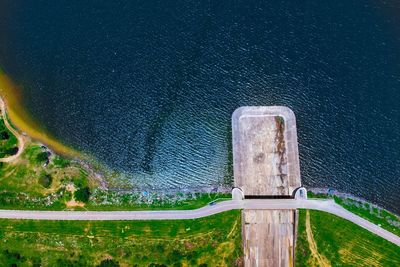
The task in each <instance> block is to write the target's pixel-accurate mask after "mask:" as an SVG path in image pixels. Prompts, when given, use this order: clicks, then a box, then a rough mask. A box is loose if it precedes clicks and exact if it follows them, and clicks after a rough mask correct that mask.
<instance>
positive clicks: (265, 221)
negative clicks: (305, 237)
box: [232, 106, 301, 267]
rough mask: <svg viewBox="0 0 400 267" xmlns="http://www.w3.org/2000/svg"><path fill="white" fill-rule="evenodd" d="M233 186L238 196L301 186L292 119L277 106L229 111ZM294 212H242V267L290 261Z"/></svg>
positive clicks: (283, 193) (276, 193) (271, 194)
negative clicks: (239, 194) (239, 190)
mask: <svg viewBox="0 0 400 267" xmlns="http://www.w3.org/2000/svg"><path fill="white" fill-rule="evenodd" d="M232 141H233V165H234V180H235V187H237V188H240V189H241V190H242V191H243V195H244V198H245V199H246V198H277V197H283V198H291V197H293V196H294V191H295V190H296V189H297V188H299V187H300V186H301V178H300V165H299V155H298V145H297V130H296V119H295V116H294V113H293V111H292V110H290V109H289V108H287V107H282V106H271V107H241V108H238V109H237V110H235V112H234V113H233V115H232ZM296 220H297V211H296V210H295V209H293V210H290V209H289V210H251V209H244V210H243V212H242V237H243V249H244V263H245V266H251V267H253V266H294V249H295V240H296V225H297V223H296Z"/></svg>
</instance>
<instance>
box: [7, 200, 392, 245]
mask: <svg viewBox="0 0 400 267" xmlns="http://www.w3.org/2000/svg"><path fill="white" fill-rule="evenodd" d="M234 209H266V210H269V209H273V210H285V209H290V210H292V209H311V210H320V211H324V212H328V213H331V214H334V215H337V216H339V217H341V218H344V219H346V220H349V221H351V222H353V223H355V224H357V225H359V226H361V227H362V228H364V229H367V230H368V231H370V232H372V233H374V234H376V235H378V236H380V237H382V238H384V239H386V240H388V241H390V242H392V243H394V244H396V245H398V246H400V237H399V236H397V235H395V234H392V233H391V232H389V231H386V230H385V229H383V228H381V227H379V226H378V225H376V224H373V223H371V222H369V221H367V220H365V219H363V218H361V217H359V216H357V215H355V214H354V213H352V212H349V211H348V210H346V209H344V208H343V207H341V206H339V205H338V204H336V203H335V202H334V201H333V200H305V199H249V200H229V201H223V202H218V203H216V204H215V205H213V206H205V207H202V208H200V209H195V210H157V211H155V210H152V211H34V210H0V218H2V219H33V220H182V219H183V220H185V219H197V218H201V217H206V216H210V215H214V214H217V213H220V212H224V211H228V210H234Z"/></svg>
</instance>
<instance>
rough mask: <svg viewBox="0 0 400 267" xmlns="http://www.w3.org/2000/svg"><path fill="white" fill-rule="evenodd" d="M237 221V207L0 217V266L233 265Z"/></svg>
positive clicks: (236, 252) (238, 254) (236, 261)
mask: <svg viewBox="0 0 400 267" xmlns="http://www.w3.org/2000/svg"><path fill="white" fill-rule="evenodd" d="M240 222H241V218H240V211H229V212H225V213H221V214H217V215H213V216H210V217H206V218H201V219H196V220H177V221H91V222H88V221H74V222H69V221H33V220H0V237H1V240H2V241H1V242H0V265H1V266H11V264H17V266H31V265H34V264H36V266H97V265H99V264H100V263H101V261H104V260H106V259H112V261H113V262H118V263H119V265H121V266H236V265H240V262H241V261H242V260H241V258H242V248H241V223H240ZM151 264H153V265H151ZM163 264H164V265H163ZM107 266H114V265H107ZM115 266H116V265H115Z"/></svg>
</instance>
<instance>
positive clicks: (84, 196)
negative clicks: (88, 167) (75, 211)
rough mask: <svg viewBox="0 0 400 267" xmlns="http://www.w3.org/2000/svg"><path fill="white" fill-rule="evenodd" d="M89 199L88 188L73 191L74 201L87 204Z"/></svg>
mask: <svg viewBox="0 0 400 267" xmlns="http://www.w3.org/2000/svg"><path fill="white" fill-rule="evenodd" d="M89 197H90V189H89V187H87V186H86V187H84V188H79V189H78V190H77V191H75V200H77V201H81V202H88V201H89Z"/></svg>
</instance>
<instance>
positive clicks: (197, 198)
mask: <svg viewBox="0 0 400 267" xmlns="http://www.w3.org/2000/svg"><path fill="white" fill-rule="evenodd" d="M177 195H178V196H181V197H182V198H181V199H179V198H178V199H177V200H176V201H173V202H170V201H165V200H157V199H156V200H153V201H152V202H150V203H146V201H145V200H143V202H140V201H138V202H137V203H132V202H131V201H130V198H128V197H126V196H125V197H124V195H122V196H117V197H116V198H118V199H119V202H118V203H114V204H99V203H96V200H91V201H89V202H88V203H87V204H86V206H85V209H88V210H159V209H165V210H190V209H198V208H201V207H204V206H206V205H208V204H210V203H211V202H220V201H225V200H231V199H232V194H231V193H209V194H208V193H196V194H194V196H192V195H190V196H189V197H188V196H184V195H183V194H179V193H178V194H177ZM113 196H114V195H113V194H111V195H109V196H106V197H107V198H110V197H113ZM172 197H173V196H171V198H172ZM167 200H168V199H167Z"/></svg>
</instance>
